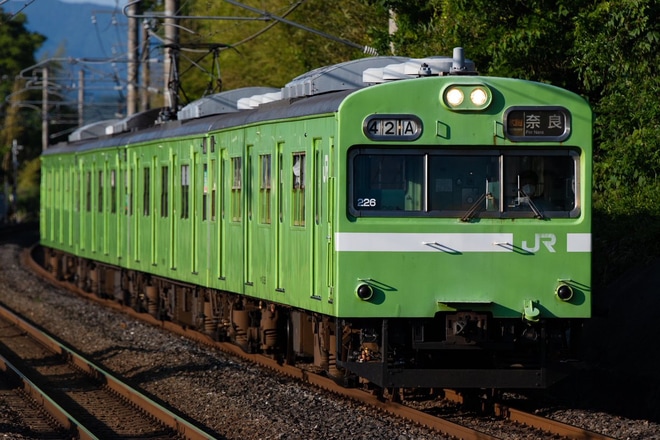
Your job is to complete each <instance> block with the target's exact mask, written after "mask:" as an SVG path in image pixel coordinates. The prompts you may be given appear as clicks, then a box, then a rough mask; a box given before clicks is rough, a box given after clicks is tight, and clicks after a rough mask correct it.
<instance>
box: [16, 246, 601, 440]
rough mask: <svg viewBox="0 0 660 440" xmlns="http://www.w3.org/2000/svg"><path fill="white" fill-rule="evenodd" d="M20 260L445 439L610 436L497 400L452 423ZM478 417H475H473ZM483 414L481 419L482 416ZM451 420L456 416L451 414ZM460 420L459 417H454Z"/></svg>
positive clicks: (205, 341)
mask: <svg viewBox="0 0 660 440" xmlns="http://www.w3.org/2000/svg"><path fill="white" fill-rule="evenodd" d="M24 262H26V263H28V264H29V265H30V267H31V268H32V269H33V271H35V272H37V273H38V274H39V275H41V276H42V277H44V278H46V279H47V280H48V281H49V282H50V283H51V284H54V285H58V286H60V287H64V288H66V289H68V290H71V291H74V292H76V293H77V294H79V295H81V296H84V297H86V298H88V299H90V300H92V301H95V302H97V303H101V304H102V305H103V306H105V307H110V308H113V309H116V310H119V311H121V312H123V313H126V314H128V315H131V316H133V317H135V318H137V319H140V320H143V321H146V322H147V323H149V324H152V325H155V326H159V327H162V328H165V329H166V330H168V331H171V332H173V333H175V334H179V335H182V336H184V337H186V338H189V339H192V340H195V341H197V342H199V343H202V344H205V345H207V346H210V347H214V348H217V349H220V350H222V351H224V352H226V353H229V354H232V355H234V356H237V357H240V358H242V359H245V360H247V361H250V362H253V363H255V364H257V365H260V366H262V367H265V368H268V369H270V370H272V371H275V372H277V373H279V374H283V375H287V376H290V377H293V378H296V379H297V380H299V381H301V382H304V383H308V384H311V385H313V386H316V387H319V388H321V389H324V390H326V391H328V392H332V393H334V394H337V395H341V396H344V397H347V398H350V399H352V400H354V401H357V402H360V403H362V404H365V405H369V406H370V407H372V408H374V409H376V410H377V411H381V412H387V413H389V414H392V415H394V416H396V417H400V418H403V419H406V420H409V421H411V422H413V423H415V424H419V425H421V426H425V427H428V428H430V429H433V430H435V431H436V432H438V433H442V434H444V435H445V436H447V437H449V438H460V439H496V438H507V437H508V434H506V433H507V432H508V431H516V432H518V433H520V432H523V434H522V435H525V436H526V438H568V439H580V440H601V439H610V438H611V437H607V436H604V435H601V434H598V433H594V432H590V431H588V430H584V429H581V428H578V427H574V426H571V425H566V424H564V423H561V422H558V421H554V420H551V419H547V418H543V417H539V416H536V415H534V414H530V413H527V412H525V411H521V410H517V409H515V408H510V407H508V406H506V405H503V404H501V403H498V402H488V403H484V404H483V405H482V409H483V414H489V415H490V416H491V419H492V421H493V423H492V425H494V426H496V427H497V428H496V429H493V430H492V432H491V430H490V429H489V428H485V429H484V425H483V424H481V423H477V425H478V426H477V427H473V426H467V424H466V423H465V422H463V421H458V422H456V421H452V420H450V418H452V417H451V416H449V417H446V416H443V417H439V416H437V415H436V413H434V411H433V410H431V411H429V410H428V409H425V410H418V409H415V408H413V407H411V406H409V405H407V404H403V403H399V402H397V401H396V400H397V399H394V398H388V396H398V395H400V393H401V390H389V391H390V393H388V392H387V390H386V391H385V393H384V394H383V393H373V392H372V393H369V392H365V391H364V390H362V389H351V388H344V387H342V386H339V385H338V384H337V383H336V382H335V381H333V380H331V379H329V378H327V377H325V376H322V375H318V374H315V373H314V372H313V371H309V370H306V369H305V368H300V367H296V366H293V365H288V364H282V363H279V362H277V361H276V360H274V359H272V358H270V357H267V356H262V355H258V354H249V353H245V352H244V351H242V350H241V349H240V348H239V347H237V346H235V345H233V344H231V343H224V342H217V341H214V340H212V339H211V338H209V337H208V336H207V335H205V334H202V333H197V332H195V331H191V330H189V329H185V328H182V327H180V326H177V325H175V324H173V323H171V322H168V321H159V320H156V319H155V318H153V317H152V316H150V315H147V314H139V313H137V312H135V311H134V310H133V309H131V308H129V307H124V306H121V305H120V304H118V303H116V302H114V301H110V300H105V299H102V298H99V297H97V296H95V295H93V294H89V293H86V292H83V291H82V290H80V289H78V288H76V287H75V286H71V285H70V284H68V283H65V282H62V281H58V280H56V279H54V278H53V277H52V276H51V275H50V274H49V273H48V272H46V271H45V270H44V269H43V268H42V267H41V266H39V265H38V264H37V263H36V261H35V260H33V259H32V258H30V256H29V254H27V253H26V254H24ZM445 395H446V397H447V399H449V400H454V401H457V402H461V401H462V397H461V396H460V395H457V394H455V393H453V392H451V391H446V392H445ZM479 417H481V416H477V417H476V418H479ZM483 418H486V417H485V416H484V417H483ZM453 419H459V418H456V417H453ZM460 419H461V420H463V419H462V418H460Z"/></svg>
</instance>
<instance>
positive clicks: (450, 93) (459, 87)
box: [441, 84, 493, 111]
mask: <svg viewBox="0 0 660 440" xmlns="http://www.w3.org/2000/svg"><path fill="white" fill-rule="evenodd" d="M466 96H469V97H470V99H469V100H466V99H465V97H466ZM492 100H493V95H492V93H491V91H490V89H489V88H488V87H487V86H485V85H483V84H450V85H449V86H447V87H445V89H444V90H443V91H442V96H441V101H442V103H443V104H444V105H445V106H446V107H448V108H450V109H451V110H470V111H475V110H484V109H486V108H488V106H489V105H490V103H491V102H492Z"/></svg>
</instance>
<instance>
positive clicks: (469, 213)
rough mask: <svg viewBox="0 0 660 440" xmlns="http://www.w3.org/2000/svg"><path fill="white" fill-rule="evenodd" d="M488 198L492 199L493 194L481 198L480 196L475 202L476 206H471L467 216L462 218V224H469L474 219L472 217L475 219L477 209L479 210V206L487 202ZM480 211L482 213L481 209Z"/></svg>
mask: <svg viewBox="0 0 660 440" xmlns="http://www.w3.org/2000/svg"><path fill="white" fill-rule="evenodd" d="M486 198H490V199H492V198H493V194H492V193H489V192H487V193H483V194H481V196H479V198H478V199H477V201H476V202H474V204H473V205H472V206H470V209H468V211H467V212H466V213H465V215H464V216H463V217H461V221H462V222H469V221H470V220H471V219H472V217H474V214H475V213H476V212H477V208H479V204H480V203H481V202H483V201H484V200H486ZM479 211H481V210H480V209H479Z"/></svg>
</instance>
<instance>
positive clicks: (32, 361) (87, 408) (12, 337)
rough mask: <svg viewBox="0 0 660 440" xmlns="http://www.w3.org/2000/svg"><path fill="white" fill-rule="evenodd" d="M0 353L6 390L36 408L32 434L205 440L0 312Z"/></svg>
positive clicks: (33, 329) (187, 424) (169, 414)
mask: <svg viewBox="0 0 660 440" xmlns="http://www.w3.org/2000/svg"><path fill="white" fill-rule="evenodd" d="M0 353H2V355H0V368H1V369H2V370H3V371H4V372H5V378H6V379H8V380H9V382H8V386H7V387H8V388H12V389H15V390H18V389H20V390H22V393H20V394H21V395H23V396H29V397H30V398H31V399H30V400H31V401H32V402H36V403H38V404H39V406H40V407H41V410H36V411H35V415H34V416H32V417H33V418H34V419H35V420H37V421H38V422H37V423H36V424H35V425H36V426H37V428H35V429H34V430H33V433H34V434H42V435H43V436H44V437H47V436H55V438H57V436H58V435H59V438H67V437H68V438H72V437H73V438H84V439H97V438H98V439H112V438H116V439H125V438H145V437H146V438H153V439H158V438H161V439H172V438H188V439H205V438H209V435H207V434H206V433H204V432H203V431H202V430H201V429H199V428H197V427H196V426H195V425H194V424H192V423H190V422H188V421H187V420H185V419H183V418H182V417H181V416H179V415H177V414H174V413H173V412H171V411H169V410H168V409H166V408H164V407H163V406H161V405H159V404H157V403H156V402H154V401H152V400H151V399H150V398H149V397H147V396H145V395H143V394H142V393H141V392H140V391H138V390H136V389H133V388H131V387H130V386H128V385H126V384H125V383H123V382H121V381H120V380H118V379H117V378H115V377H114V376H112V375H111V374H110V373H108V372H106V371H104V370H103V369H101V368H99V367H97V366H95V365H94V364H93V363H92V362H91V361H89V360H87V359H85V358H84V357H82V356H81V355H79V354H77V353H75V352H74V351H73V350H72V349H70V348H68V347H66V346H64V345H63V344H61V343H60V342H58V341H56V340H55V339H54V338H52V337H50V336H49V335H47V334H45V333H44V332H42V331H41V330H39V329H38V328H36V327H34V326H32V325H31V324H29V323H28V322H26V321H25V320H24V319H22V318H21V317H19V316H18V315H16V314H14V313H13V312H12V311H10V310H9V309H7V308H5V307H0ZM23 400H25V401H26V402H27V399H23ZM25 406H29V403H27V404H26V405H25ZM39 414H40V415H39ZM46 414H47V415H46ZM52 422H55V423H52Z"/></svg>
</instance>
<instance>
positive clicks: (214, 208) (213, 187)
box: [211, 138, 218, 222]
mask: <svg viewBox="0 0 660 440" xmlns="http://www.w3.org/2000/svg"><path fill="white" fill-rule="evenodd" d="M211 139H213V138H211ZM213 145H214V144H213V142H212V143H211V146H213ZM216 171H217V170H216V167H215V159H212V160H211V221H212V222H214V221H215V216H216V214H217V211H218V207H217V205H216V197H217V189H216V181H217V177H216V175H215V174H216Z"/></svg>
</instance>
